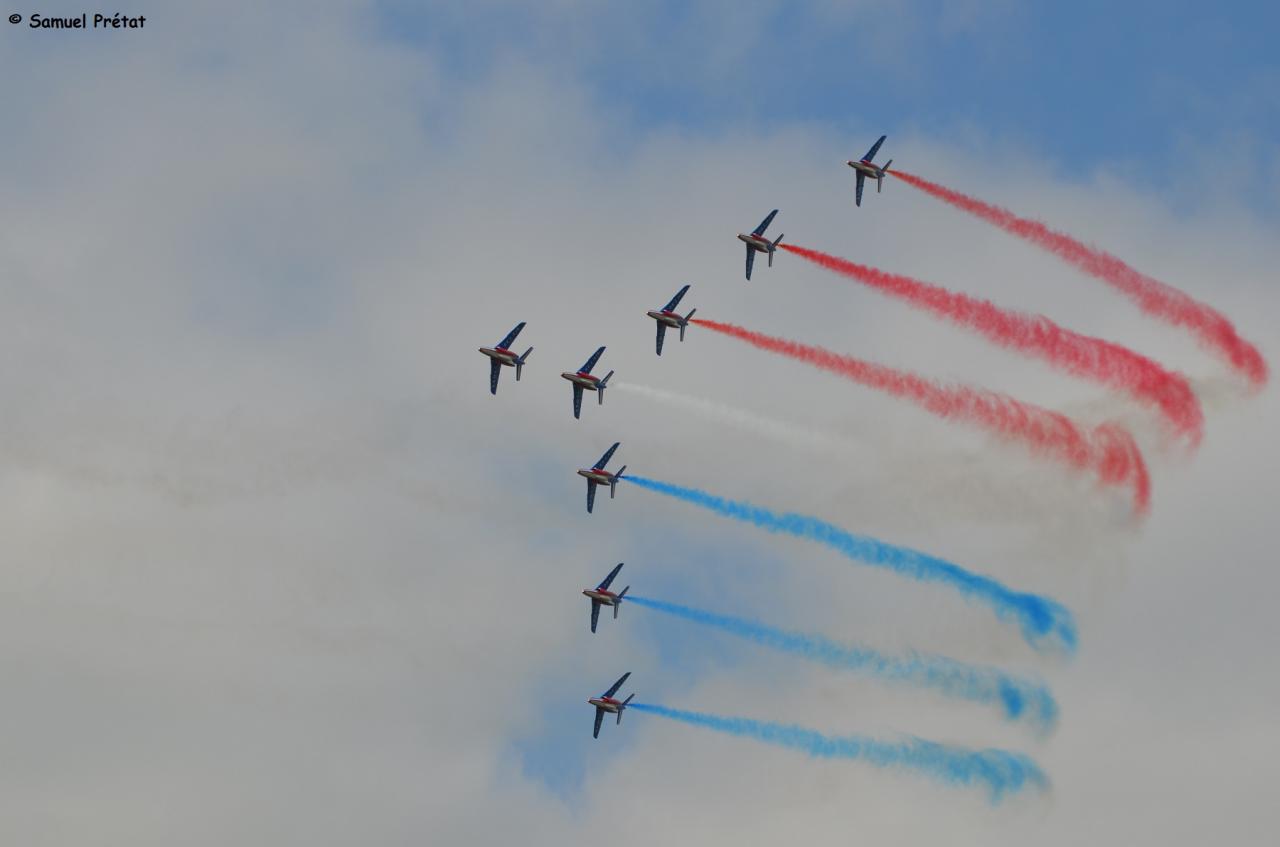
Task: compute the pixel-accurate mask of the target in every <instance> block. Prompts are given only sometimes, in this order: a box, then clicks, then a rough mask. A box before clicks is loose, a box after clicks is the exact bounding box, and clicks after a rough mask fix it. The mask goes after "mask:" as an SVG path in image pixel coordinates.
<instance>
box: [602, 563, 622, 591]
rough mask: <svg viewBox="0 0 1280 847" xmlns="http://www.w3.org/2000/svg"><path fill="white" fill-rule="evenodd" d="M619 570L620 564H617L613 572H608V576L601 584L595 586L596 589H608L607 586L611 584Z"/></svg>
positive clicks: (620, 568)
mask: <svg viewBox="0 0 1280 847" xmlns="http://www.w3.org/2000/svg"><path fill="white" fill-rule="evenodd" d="M620 570H622V562H618V566H617V567H616V568H614V569H613V570H611V571H609V575H608V576H606V577H605V578H604V580H602V581H601V583H600V584H599V585H597V586H596V588H599V589H601V590H605V589H608V587H609V584H610V583H611V582H613V578H614V577H615V576H617V575H618V571H620Z"/></svg>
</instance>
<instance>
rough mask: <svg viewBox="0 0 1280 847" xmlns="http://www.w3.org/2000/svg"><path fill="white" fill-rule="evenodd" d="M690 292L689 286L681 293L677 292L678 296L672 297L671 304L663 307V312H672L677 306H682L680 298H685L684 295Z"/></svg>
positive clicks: (681, 290) (680, 291)
mask: <svg viewBox="0 0 1280 847" xmlns="http://www.w3.org/2000/svg"><path fill="white" fill-rule="evenodd" d="M688 290H689V286H687V285H686V286H685V287H684V288H682V289H680V290H679V291H677V292H676V296H675V297H672V298H671V302H670V303H668V304H667V305H665V306H663V307H662V310H663V311H664V312H670V311H671V310H672V309H674V308H675V307H676V306H678V305H679V304H680V298H681V297H684V293H685V292H686V291H688Z"/></svg>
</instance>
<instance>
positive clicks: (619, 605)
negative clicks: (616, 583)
mask: <svg viewBox="0 0 1280 847" xmlns="http://www.w3.org/2000/svg"><path fill="white" fill-rule="evenodd" d="M630 590H631V586H630V585H628V586H627V587H626V588H624V589H622V591H621V592H620V593H619V594H618V599H617V600H615V601H614V603H613V619H614V620H615V621H616V620H617V619H618V609H620V608H622V598H623V597H626V596H627V592H628V591H630Z"/></svg>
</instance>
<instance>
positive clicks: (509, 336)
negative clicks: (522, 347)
mask: <svg viewBox="0 0 1280 847" xmlns="http://www.w3.org/2000/svg"><path fill="white" fill-rule="evenodd" d="M522 329H524V321H520V323H518V324H516V328H515V329H513V330H511V331H510V332H508V333H507V337H506V338H504V339H502V340H501V341H499V342H498V346H499V347H501V348H502V349H503V350H506V349H507V348H508V347H510V346H511V342H512V341H515V340H516V336H517V335H519V334H520V330H522Z"/></svg>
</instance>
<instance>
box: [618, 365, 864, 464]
mask: <svg viewBox="0 0 1280 847" xmlns="http://www.w3.org/2000/svg"><path fill="white" fill-rule="evenodd" d="M609 387H610V388H612V389H614V390H619V389H620V390H622V391H625V392H628V393H630V394H636V395H638V396H641V397H646V398H648V399H650V400H656V401H658V402H659V403H666V404H667V405H669V406H674V407H676V408H679V409H684V410H685V411H688V412H693V413H694V414H698V415H702V416H703V417H706V418H710V419H711V420H715V421H719V422H721V423H725V424H729V425H730V426H733V427H736V428H738V429H741V430H745V431H747V432H751V433H754V434H756V435H761V436H764V437H765V438H772V439H773V440H775V441H779V442H782V443H785V444H792V445H795V446H798V447H805V448H808V449H810V450H817V451H819V452H823V451H834V450H848V449H850V445H849V443H848V442H847V441H845V440H844V439H841V438H838V437H836V436H834V435H830V434H828V433H825V432H819V431H817V430H814V429H810V428H808V427H805V426H802V425H800V424H796V423H791V422H789V421H782V420H777V419H774V418H767V417H765V416H763V415H758V414H756V413H755V412H749V411H747V410H746V409H740V408H738V407H736V406H730V405H727V404H725V403H718V402H716V401H714V400H707V399H705V398H702V397H690V396H689V395H687V394H678V393H676V392H674V391H667V390H666V389H663V388H654V387H652V386H649V385H641V384H639V383H635V382H618V381H617V380H614V381H613V382H612V383H611V384H610V386H609Z"/></svg>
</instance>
